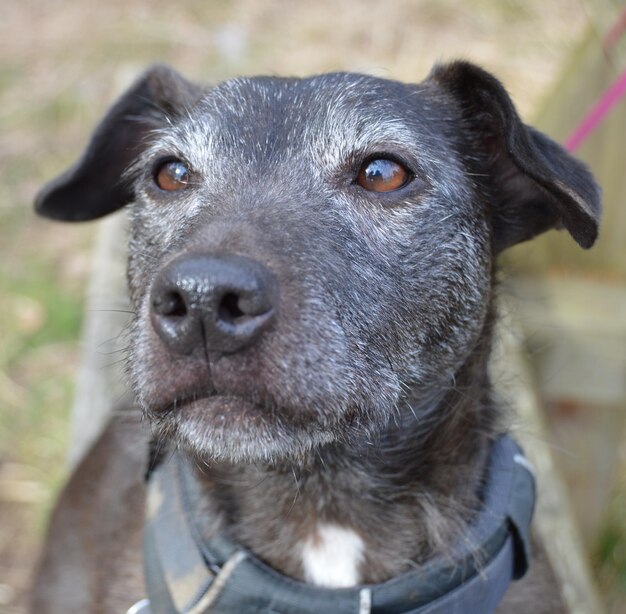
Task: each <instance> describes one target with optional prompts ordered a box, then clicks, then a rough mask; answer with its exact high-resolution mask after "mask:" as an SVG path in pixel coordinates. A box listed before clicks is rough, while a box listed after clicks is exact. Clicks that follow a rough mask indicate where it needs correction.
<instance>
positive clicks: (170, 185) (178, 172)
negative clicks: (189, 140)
mask: <svg viewBox="0 0 626 614" xmlns="http://www.w3.org/2000/svg"><path fill="white" fill-rule="evenodd" d="M189 175H190V172H189V167H188V166H187V165H186V164H185V163H184V162H181V161H180V160H167V161H165V162H163V163H162V164H160V165H159V166H158V167H157V169H156V172H155V174H154V182H155V183H156V184H157V185H158V186H159V188H161V189H162V190H167V191H168V192H172V191H174V190H182V189H184V188H186V187H187V186H188V185H189Z"/></svg>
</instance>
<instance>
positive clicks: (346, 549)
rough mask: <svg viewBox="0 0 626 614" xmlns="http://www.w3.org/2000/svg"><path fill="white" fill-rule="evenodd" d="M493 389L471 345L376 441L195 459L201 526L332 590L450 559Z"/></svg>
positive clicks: (473, 482) (480, 462) (471, 508)
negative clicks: (224, 460) (256, 461)
mask: <svg viewBox="0 0 626 614" xmlns="http://www.w3.org/2000/svg"><path fill="white" fill-rule="evenodd" d="M489 391H490V386H489V384H488V381H487V369H486V356H484V355H483V352H475V353H474V355H473V356H472V357H471V358H470V360H468V362H466V364H465V365H464V367H463V368H462V369H461V370H460V371H459V372H458V373H457V376H456V378H455V385H454V386H450V387H449V388H448V390H447V391H446V392H445V393H444V394H443V395H441V394H439V396H438V398H437V399H435V400H433V398H432V397H431V398H430V400H429V401H424V400H422V401H421V402H417V401H411V400H410V399H406V401H405V402H406V404H407V405H408V406H407V407H406V411H404V412H403V415H404V416H405V419H404V421H403V422H402V423H401V424H394V423H391V424H390V425H389V427H388V429H387V431H386V432H385V433H384V435H383V436H382V437H381V438H380V441H379V442H376V445H372V443H371V442H370V443H369V444H368V443H365V442H364V443H363V444H362V445H360V446H358V447H345V446H338V445H334V446H332V445H329V446H326V447H324V448H322V449H319V450H317V451H316V453H315V454H314V455H312V456H311V458H309V459H308V460H307V462H304V463H300V464H296V463H285V464H281V465H275V466H267V465H263V466H257V465H244V466H241V465H237V466H234V465H226V464H211V465H210V466H208V467H207V466H203V465H200V464H198V467H202V468H198V469H197V472H196V481H195V488H196V489H197V490H196V497H195V498H196V505H197V506H198V508H197V509H196V513H197V514H198V515H199V517H201V518H202V519H203V521H202V522H203V524H202V526H203V530H204V531H205V532H206V533H207V534H210V533H213V532H215V531H222V532H224V533H225V534H227V535H228V536H229V537H230V538H231V539H233V540H235V541H237V542H239V543H241V544H242V545H244V546H246V547H247V548H249V549H250V550H251V551H252V552H254V553H255V554H256V555H257V556H259V557H260V558H262V559H264V560H265V561H266V562H268V563H269V564H270V565H272V566H273V567H274V568H276V569H278V570H280V571H282V572H283V573H286V574H287V575H290V576H292V577H295V578H299V579H306V580H308V581H312V582H314V583H318V584H325V585H330V586H342V585H350V584H356V583H362V582H366V583H370V582H380V581H382V580H385V579H388V578H390V577H392V576H395V575H397V574H399V573H401V572H403V571H406V570H407V569H409V568H411V567H413V566H415V564H419V563H420V562H422V561H424V560H425V559H426V558H428V557H429V556H432V555H433V554H436V553H444V554H445V552H446V550H447V548H449V547H450V545H451V544H452V542H453V541H454V540H455V539H457V538H458V537H459V535H460V534H461V533H462V532H463V530H464V528H465V526H466V524H467V522H468V520H470V519H471V518H472V516H473V514H474V513H475V511H476V510H477V509H478V507H479V505H480V502H479V495H478V493H479V487H480V480H481V478H482V476H483V473H484V466H485V462H486V454H487V449H488V443H489V440H490V439H491V438H492V437H493V435H494V431H495V430H496V427H497V425H496V412H495V410H494V407H493V404H492V402H491V399H490V392H489ZM429 403H430V404H429Z"/></svg>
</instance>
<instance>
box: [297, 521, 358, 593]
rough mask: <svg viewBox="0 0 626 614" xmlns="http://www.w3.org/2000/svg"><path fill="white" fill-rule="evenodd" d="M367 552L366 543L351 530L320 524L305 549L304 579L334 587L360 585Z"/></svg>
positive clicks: (303, 556)
mask: <svg viewBox="0 0 626 614" xmlns="http://www.w3.org/2000/svg"><path fill="white" fill-rule="evenodd" d="M364 549H365V544H364V543H363V540H362V539H361V538H360V537H359V536H358V535H357V534H356V533H355V532H354V531H353V530H352V529H345V528H343V527H340V526H339V525H336V524H321V525H319V526H318V527H317V531H316V532H314V533H313V534H312V535H311V537H309V538H308V539H307V540H306V541H305V542H304V544H303V546H302V565H303V567H304V578H305V580H306V581H307V582H311V583H312V584H317V585H318V586H328V587H331V588H341V587H346V586H355V585H356V584H359V582H360V578H361V575H360V572H359V567H360V565H361V561H362V560H363V551H364Z"/></svg>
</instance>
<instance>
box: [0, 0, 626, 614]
mask: <svg viewBox="0 0 626 614" xmlns="http://www.w3.org/2000/svg"><path fill="white" fill-rule="evenodd" d="M600 4H601V5H602V7H603V11H602V12H599V11H598V3H595V4H594V5H593V7H592V0H550V2H545V1H542V0H525V1H522V0H475V1H474V2H472V3H460V2H456V1H453V0H390V1H389V2H381V1H380V0H378V1H374V0H332V1H331V0H318V1H317V2H315V3H309V2H304V1H295V0H292V1H289V0H265V1H262V2H261V1H255V0H204V1H200V0H198V1H193V0H187V1H182V2H171V1H170V2H166V1H164V0H150V1H148V0H134V1H133V2H128V1H121V0H109V1H108V2H106V3H105V2H96V1H95V0H84V1H81V2H78V1H70V0H50V1H45V0H39V1H35V0H22V1H20V2H16V1H12V0H0V612H6V613H7V614H9V613H11V614H15V613H21V612H23V611H24V590H25V587H26V585H27V582H28V576H29V573H30V571H31V569H32V565H33V561H34V558H35V555H36V551H37V547H38V544H39V541H40V539H41V536H42V531H43V528H44V526H45V518H46V515H47V513H48V511H49V509H50V506H51V504H52V501H53V499H54V495H55V493H56V492H57V491H58V488H59V487H60V485H61V484H62V482H63V479H64V478H65V474H66V465H65V455H66V450H67V443H68V441H67V437H68V430H67V424H68V412H69V407H70V405H71V400H72V394H73V376H74V373H75V370H76V366H77V361H78V357H79V334H80V330H81V320H82V314H83V311H82V305H83V299H84V288H85V283H86V278H87V276H88V272H89V262H90V247H91V245H92V243H93V239H94V236H95V228H96V224H81V225H63V224H58V223H53V222H49V221H45V220H39V219H36V218H35V217H34V215H33V212H32V205H31V203H32V200H33V196H34V194H35V193H36V191H37V189H38V188H39V187H40V186H41V185H43V183H45V182H46V181H47V180H49V179H50V178H52V177H53V176H55V175H56V174H58V173H59V172H61V171H62V170H64V169H65V168H66V167H67V166H68V165H69V164H71V163H72V162H73V161H74V160H75V158H76V156H77V155H78V154H79V153H80V151H81V148H82V147H83V146H84V144H85V142H86V140H87V138H88V135H89V134H90V132H91V130H92V128H93V126H94V124H95V122H97V121H98V119H99V118H100V117H101V116H102V114H103V112H104V111H105V110H106V108H107V107H108V105H109V104H110V103H111V102H112V101H113V100H114V99H115V97H116V96H117V95H119V94H120V92H121V90H122V89H123V88H124V87H125V86H126V85H127V84H128V83H129V82H130V81H131V80H132V79H133V78H134V77H135V76H136V75H137V73H138V72H139V71H140V70H141V69H142V68H144V67H145V66H146V65H147V64H149V63H151V62H154V61H166V62H168V63H171V64H172V65H173V66H175V67H176V68H177V69H178V70H180V71H181V72H183V73H184V74H185V75H187V76H189V77H191V78H197V79H200V80H204V81H215V80H219V79H223V78H227V77H230V76H235V75H241V74H258V73H266V74H280V75H306V74H310V73H314V72H321V71H329V70H356V71H364V72H368V73H373V74H377V75H380V76H384V77H389V78H398V79H402V80H419V79H421V78H423V77H424V76H425V75H426V73H427V72H428V70H429V68H430V66H431V65H432V64H433V63H434V62H436V61H439V60H445V59H451V58H458V57H462V58H466V59H470V60H472V61H475V62H477V63H480V64H482V65H483V66H485V67H486V68H487V69H488V70H490V71H492V72H494V73H495V74H496V75H498V76H499V77H500V79H501V80H502V81H503V82H504V83H505V84H506V86H507V88H508V89H509V91H510V92H511V94H512V96H513V98H514V99H515V101H516V103H517V105H518V107H519V109H520V111H521V113H522V115H523V116H524V117H526V118H530V117H532V115H533V113H534V112H536V110H537V109H538V108H539V107H540V105H541V104H542V101H543V100H544V99H545V97H546V96H547V95H548V92H549V91H550V86H551V84H552V83H553V82H554V80H555V79H556V77H557V76H558V75H559V74H560V71H561V70H562V68H563V66H564V64H565V63H566V61H567V59H568V57H570V55H571V53H572V52H573V50H574V49H575V48H576V46H577V43H578V41H579V40H580V38H581V36H583V33H585V32H591V36H592V38H593V37H594V36H595V39H597V44H598V45H600V38H601V35H602V29H603V28H604V27H605V25H606V19H608V18H609V17H610V16H611V15H612V16H613V17H615V16H617V14H618V7H619V3H617V2H610V1H609V0H606V1H603V2H600ZM605 18H606V19H605ZM603 20H604V21H603ZM595 39H594V40H595ZM625 493H626V485H624V484H623V480H622V484H621V486H620V487H618V488H617V489H616V490H615V494H614V496H613V498H612V500H611V501H612V502H611V504H610V505H611V506H613V507H614V508H615V511H614V512H612V513H609V514H608V515H607V519H606V521H605V522H604V524H603V525H602V527H600V529H598V531H597V532H596V535H597V537H596V538H595V539H594V540H592V542H591V544H590V546H589V550H590V556H592V557H594V558H593V561H594V568H595V569H596V571H597V573H598V578H599V581H600V582H601V585H602V590H603V593H604V594H605V595H606V597H607V603H608V602H610V603H612V604H613V605H612V607H613V608H614V609H613V610H612V611H614V612H618V611H621V612H623V611H626V610H623V609H619V608H621V607H622V606H620V605H619V604H620V603H621V602H622V601H621V600H622V596H623V594H626V541H625V538H624V534H623V533H624V521H623V518H622V514H623V511H624V509H625V508H626V503H624V498H625V497H626V494H625ZM616 501H617V503H616ZM611 509H612V508H611ZM621 591H624V593H622V592H621Z"/></svg>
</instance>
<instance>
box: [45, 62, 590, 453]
mask: <svg viewBox="0 0 626 614" xmlns="http://www.w3.org/2000/svg"><path fill="white" fill-rule="evenodd" d="M130 116H133V117H132V118H130ZM129 118H130V119H129ZM128 202H132V203H133V204H132V213H131V218H132V230H131V241H130V250H129V270H128V278H129V287H130V293H131V299H132V302H133V305H134V309H135V320H134V324H133V328H132V337H131V344H130V345H131V352H130V357H129V368H130V372H131V376H132V380H133V382H134V386H135V391H136V394H137V397H138V399H139V402H140V403H141V405H142V407H144V408H145V410H146V411H147V413H148V415H149V416H150V418H151V419H152V420H153V421H154V422H155V424H158V425H159V426H160V428H161V429H163V431H164V432H168V433H170V434H172V435H173V436H175V437H177V438H178V439H179V441H181V442H182V443H183V444H184V445H185V446H187V447H189V448H191V449H192V450H193V451H195V452H197V453H200V454H202V455H205V456H210V457H217V458H226V459H229V460H232V461H242V460H244V461H247V460H257V459H264V460H272V459H278V458H286V457H289V458H293V457H299V456H302V455H303V454H306V453H307V452H308V451H310V450H312V449H314V448H315V447H317V446H319V445H321V444H324V443H327V442H348V443H349V442H351V441H353V438H354V437H355V436H356V437H359V438H360V440H363V439H364V438H370V437H374V436H375V435H376V433H377V432H380V431H382V430H383V429H384V427H385V426H386V424H387V423H388V422H389V420H401V419H402V415H403V414H404V413H408V412H414V411H415V408H416V407H417V408H419V406H420V403H419V402H420V400H422V399H426V398H429V397H430V396H431V395H432V394H433V391H434V390H438V389H442V388H447V387H449V386H450V385H451V381H452V380H453V378H454V376H455V373H456V372H457V371H458V369H459V368H460V367H461V365H462V364H463V363H464V362H465V361H466V360H467V358H468V356H469V355H470V354H471V353H472V351H473V350H474V348H475V346H476V344H477V342H478V340H479V339H480V337H481V332H482V330H483V327H484V326H485V319H486V315H487V312H488V310H489V307H490V305H491V293H492V270H493V258H494V255H495V254H496V253H497V252H498V251H500V250H501V249H503V248H504V247H506V246H508V245H511V244H513V243H516V242H518V241H520V240H524V239H527V238H530V237H532V236H534V235H535V234H538V233H539V232H542V231H544V230H546V229H548V228H551V227H555V226H560V225H565V226H566V227H567V229H568V230H569V231H570V232H571V233H572V234H573V235H574V237H575V238H576V239H577V240H578V241H579V242H580V243H581V244H583V245H585V246H588V245H590V244H591V243H592V242H593V240H594V238H595V233H596V229H597V216H598V209H599V203H598V194H597V190H596V188H595V185H594V184H593V182H592V180H591V177H590V176H589V174H588V173H587V171H586V170H585V169H584V168H583V167H582V165H580V164H579V163H578V162H576V161H574V160H572V159H571V158H569V157H568V156H567V155H566V154H565V153H564V152H563V151H562V150H560V148H558V146H556V145H555V144H553V143H552V142H550V141H548V140H547V139H546V138H545V137H543V135H540V134H538V133H535V132H534V131H532V130H531V129H528V128H526V127H525V126H523V124H521V122H520V121H519V119H518V118H517V115H516V114H515V112H514V110H513V108H512V106H511V103H510V100H509V99H508V97H507V95H506V93H505V92H504V90H503V89H502V87H501V86H500V85H499V84H498V83H497V81H495V79H493V78H492V77H490V76H489V75H487V74H486V73H483V72H482V71H480V70H479V69H477V68H475V67H472V66H470V65H466V64H454V65H450V66H448V67H444V68H441V69H437V70H436V71H435V72H434V73H433V75H431V77H430V78H429V79H428V80H427V81H425V82H424V83H422V84H420V85H404V84H400V83H396V82H391V81H385V80H380V79H375V78H372V77H366V76H362V75H352V74H335V75H324V76H320V77H315V78H311V79H304V80H297V79H278V78H257V79H240V80H234V81H230V82H226V83H224V84H222V85H219V86H217V87H214V88H210V89H206V90H203V89H200V88H196V87H195V86H192V85H191V84H189V83H187V82H186V81H184V80H182V78H180V77H179V76H178V75H176V74H175V73H173V72H171V71H169V70H168V69H163V68H156V69H154V70H153V71H151V72H150V73H147V75H146V76H145V77H144V79H143V80H141V81H140V82H138V83H137V84H136V85H135V87H134V88H133V89H131V91H130V92H129V93H127V94H126V96H125V97H124V98H122V99H121V101H120V102H119V103H118V104H117V105H116V107H114V108H113V109H112V111H111V112H110V113H109V115H108V116H107V118H105V120H104V122H103V123H102V124H101V126H100V128H99V129H98V131H97V132H96V135H95V136H94V140H93V141H92V144H91V146H90V148H89V150H88V151H87V153H86V155H85V157H84V158H83V160H82V161H81V162H80V163H79V165H78V166H77V167H76V168H75V169H73V170H72V171H70V172H69V173H68V174H66V175H65V176H63V177H62V178H61V179H60V180H58V181H57V182H55V183H54V184H52V185H51V186H50V187H49V188H48V189H47V190H46V191H45V192H44V193H43V194H42V195H41V197H40V200H39V207H40V209H41V210H42V211H43V212H44V213H45V214H48V215H51V216H53V217H61V218H64V219H88V218H91V217H97V216H99V215H102V214H104V213H106V212H108V211H109V210H113V209H115V208H118V207H119V206H122V205H124V204H126V203H128ZM81 205H82V206H81ZM409 403H411V405H412V407H409ZM416 417H417V419H418V420H419V419H420V416H419V415H417V416H416Z"/></svg>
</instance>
